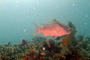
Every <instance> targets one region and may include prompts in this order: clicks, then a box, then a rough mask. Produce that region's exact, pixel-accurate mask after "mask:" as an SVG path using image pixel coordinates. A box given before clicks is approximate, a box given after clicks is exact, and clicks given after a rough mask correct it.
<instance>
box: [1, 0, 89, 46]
mask: <svg viewBox="0 0 90 60" xmlns="http://www.w3.org/2000/svg"><path fill="white" fill-rule="evenodd" d="M54 18H56V19H57V20H58V21H60V22H62V23H63V24H67V23H68V21H71V22H73V24H75V26H76V28H77V33H81V34H82V35H84V36H90V0H0V45H2V44H4V43H7V42H8V41H11V43H12V44H14V43H21V41H22V39H25V40H28V41H30V40H32V37H33V35H34V31H35V27H34V24H33V23H36V24H37V25H39V26H41V25H40V24H44V23H49V22H51V21H52V19H54Z"/></svg>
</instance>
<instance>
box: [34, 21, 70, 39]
mask: <svg viewBox="0 0 90 60" xmlns="http://www.w3.org/2000/svg"><path fill="white" fill-rule="evenodd" d="M35 26H36V28H37V33H36V34H35V35H37V34H40V33H43V36H53V37H55V38H57V37H60V36H64V35H67V34H70V33H71V31H70V30H69V29H68V28H67V27H66V26H65V25H64V24H61V23H57V22H55V23H50V24H44V25H43V28H40V27H39V26H37V25H36V24H35Z"/></svg>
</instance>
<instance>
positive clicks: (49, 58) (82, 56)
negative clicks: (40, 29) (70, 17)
mask: <svg viewBox="0 0 90 60" xmlns="http://www.w3.org/2000/svg"><path fill="white" fill-rule="evenodd" d="M54 21H56V20H55V19H54ZM57 22H58V23H59V21H57ZM67 27H68V28H69V29H70V30H71V31H72V33H71V34H70V35H65V36H63V37H60V40H62V42H60V41H58V42H57V41H56V40H55V39H50V38H45V37H40V36H35V37H33V39H32V41H31V42H28V41H27V42H26V40H23V41H22V43H21V44H14V45H11V42H8V43H7V44H4V45H0V60H90V37H89V36H88V37H84V36H83V35H78V36H77V37H75V33H76V28H75V26H74V25H73V24H72V22H69V24H68V25H67ZM60 45H61V46H60Z"/></svg>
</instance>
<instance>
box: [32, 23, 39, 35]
mask: <svg viewBox="0 0 90 60" xmlns="http://www.w3.org/2000/svg"><path fill="white" fill-rule="evenodd" d="M33 24H34V25H35V34H34V36H36V35H37V34H39V30H40V27H39V26H37V25H36V24H35V23H33Z"/></svg>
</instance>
